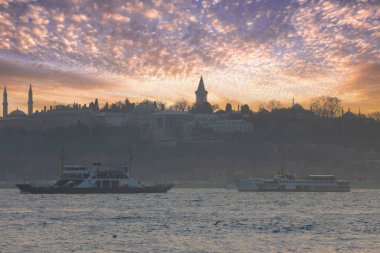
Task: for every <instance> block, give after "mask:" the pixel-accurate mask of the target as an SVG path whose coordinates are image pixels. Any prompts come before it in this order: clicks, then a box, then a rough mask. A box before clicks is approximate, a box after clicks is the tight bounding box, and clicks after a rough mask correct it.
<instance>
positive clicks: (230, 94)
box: [0, 0, 380, 113]
mask: <svg viewBox="0 0 380 253" xmlns="http://www.w3.org/2000/svg"><path fill="white" fill-rule="evenodd" d="M201 75H203V79H204V82H205V86H206V89H207V90H208V92H209V93H208V94H209V95H208V99H209V102H210V103H211V104H219V105H220V107H224V105H225V103H227V102H230V103H233V104H234V105H235V106H236V104H237V103H247V104H249V105H251V106H252V107H253V108H257V107H258V106H259V105H260V104H264V105H265V103H266V101H269V100H271V99H276V100H279V101H281V102H282V103H283V104H284V105H286V104H290V103H291V101H292V99H293V98H294V99H295V101H296V102H298V103H301V104H302V105H303V106H304V107H306V108H307V107H308V106H309V103H310V101H311V100H312V99H313V98H315V97H319V96H324V95H326V96H337V97H339V98H340V99H341V100H342V101H343V105H344V106H345V107H346V108H348V107H350V108H351V110H352V111H354V110H359V108H360V109H361V111H362V112H367V113H370V112H373V111H380V1H377V0H367V1H365V0H356V1H353V0H344V1H313V0H310V1H308V0H281V1H278V0H272V1H271V0H268V1H264V0H256V1H254V0H247V1H243V0H241V1H233V0H213V1H196V0H182V1H180V0H165V1H164V0H152V1H116V0H115V1H100V0H99V1H96V0H95V1H94V0H91V1H85V0H80V1H79V0H71V1H64V0H57V1H54V0H49V1H27V0H22V1H11V0H0V89H1V90H2V89H3V87H4V85H5V84H6V86H7V90H8V102H9V111H12V110H14V109H16V107H18V108H21V109H24V110H25V109H26V107H27V96H28V88H29V84H30V83H31V84H32V86H33V95H34V105H35V109H41V108H42V107H43V106H44V105H47V106H49V105H56V104H71V103H73V102H77V103H82V104H85V103H89V102H91V101H93V100H94V99H95V98H98V99H99V102H100V104H104V103H105V102H109V103H110V102H113V101H117V100H124V99H125V98H129V99H130V100H131V101H136V102H138V101H142V100H143V99H145V98H146V99H152V100H160V101H165V102H166V103H167V104H168V105H170V104H171V103H173V102H175V101H176V100H179V99H182V98H183V99H186V100H188V101H189V102H194V100H195V95H194V91H195V90H196V88H197V85H198V82H199V78H200V76H201ZM0 99H2V98H0ZM0 101H1V100H0ZM0 111H2V108H0Z"/></svg>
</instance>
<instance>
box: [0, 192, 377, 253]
mask: <svg viewBox="0 0 380 253" xmlns="http://www.w3.org/2000/svg"><path fill="white" fill-rule="evenodd" d="M0 252H234V253H235V252H380V190H352V191H351V192H347V193H273V192H272V193H269V192H268V193H265V192H261V193H254V192H245V193H239V192H237V191H236V190H226V189H176V188H174V189H172V190H170V191H169V192H168V193H167V194H115V195H112V194H110V195H106V194H94V195H33V194H20V193H19V191H18V190H17V189H0Z"/></svg>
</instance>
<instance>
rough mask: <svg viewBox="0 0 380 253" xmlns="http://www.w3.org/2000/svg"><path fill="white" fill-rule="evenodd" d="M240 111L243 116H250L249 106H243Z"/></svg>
mask: <svg viewBox="0 0 380 253" xmlns="http://www.w3.org/2000/svg"><path fill="white" fill-rule="evenodd" d="M240 111H241V114H246V115H248V114H249V113H250V112H251V108H249V105H247V104H245V105H242V106H241V108H240Z"/></svg>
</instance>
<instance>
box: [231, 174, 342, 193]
mask: <svg viewBox="0 0 380 253" xmlns="http://www.w3.org/2000/svg"><path fill="white" fill-rule="evenodd" d="M236 185H237V188H238V190H239V191H240V192H244V191H256V192H269V191H274V192H349V191H350V185H349V182H348V181H346V180H337V179H336V178H335V176H334V175H309V176H306V177H305V178H296V175H295V173H294V172H293V173H284V170H283V169H282V170H281V173H280V174H277V175H275V176H274V178H273V179H263V178H248V179H243V180H237V182H236Z"/></svg>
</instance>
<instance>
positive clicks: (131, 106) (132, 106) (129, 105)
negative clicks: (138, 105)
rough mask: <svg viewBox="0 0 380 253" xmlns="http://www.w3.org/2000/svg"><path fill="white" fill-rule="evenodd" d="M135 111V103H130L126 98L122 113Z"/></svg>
mask: <svg viewBox="0 0 380 253" xmlns="http://www.w3.org/2000/svg"><path fill="white" fill-rule="evenodd" d="M133 109H135V103H131V102H130V101H129V99H128V98H126V99H125V103H124V111H126V112H132V111H133Z"/></svg>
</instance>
